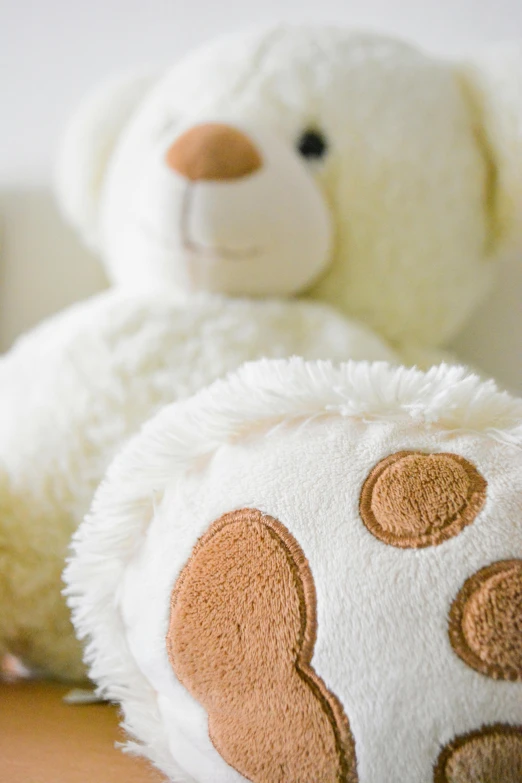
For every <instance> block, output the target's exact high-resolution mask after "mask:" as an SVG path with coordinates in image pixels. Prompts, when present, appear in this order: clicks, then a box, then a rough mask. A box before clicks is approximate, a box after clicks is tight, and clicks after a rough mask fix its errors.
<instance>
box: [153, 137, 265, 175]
mask: <svg viewBox="0 0 522 783" xmlns="http://www.w3.org/2000/svg"><path fill="white" fill-rule="evenodd" d="M165 160H166V161H167V165H168V166H169V167H170V168H171V169H173V170H174V171H177V172H178V174H183V176H184V177H187V179H190V180H193V181H198V180H202V179H206V180H226V179H239V178H240V177H246V176H247V174H253V173H254V171H257V170H258V169H260V168H261V166H262V165H263V160H262V158H261V155H260V154H259V152H258V151H257V149H256V147H255V146H254V144H253V142H252V141H250V139H249V138H248V136H245V134H244V133H242V132H241V131H240V130H238V129H237V128H232V127H231V126H230V125H222V124H221V123H217V122H209V123H205V124H204V125H195V126H194V127H193V128H190V129H189V130H188V131H185V133H183V134H182V135H181V136H180V137H179V138H178V139H176V141H175V142H174V143H173V144H172V145H171V146H170V147H169V149H168V150H167V154H166V156H165Z"/></svg>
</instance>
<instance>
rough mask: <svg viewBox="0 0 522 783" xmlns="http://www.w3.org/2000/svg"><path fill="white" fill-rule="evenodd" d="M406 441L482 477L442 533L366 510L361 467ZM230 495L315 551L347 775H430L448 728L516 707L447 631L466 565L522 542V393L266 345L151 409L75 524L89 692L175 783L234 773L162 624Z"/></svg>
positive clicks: (74, 569)
mask: <svg viewBox="0 0 522 783" xmlns="http://www.w3.org/2000/svg"><path fill="white" fill-rule="evenodd" d="M402 449H416V450H417V449H418V450H422V451H427V452H434V451H435V452H437V451H452V452H455V453H458V454H461V455H462V456H465V457H466V458H468V459H470V460H472V461H473V462H474V463H475V464H476V465H477V467H478V469H479V470H480V471H481V473H482V474H483V475H484V476H485V477H486V479H487V481H488V502H487V504H486V506H485V508H484V510H483V511H482V512H481V513H480V515H479V517H478V518H477V519H476V520H475V522H474V523H473V524H472V525H471V526H470V527H469V528H467V529H466V530H465V531H463V532H462V533H461V534H460V535H459V536H457V537H456V538H455V539H453V540H451V541H448V542H445V543H444V544H442V545H440V546H438V547H429V548H427V549H425V550H400V549H396V548H394V547H388V546H385V545H383V544H382V543H381V542H379V541H378V540H377V539H375V538H374V537H373V536H371V535H369V534H368V531H366V529H365V528H364V527H363V525H362V523H361V520H360V517H359V513H358V500H359V494H360V490H361V486H362V483H363V481H364V479H365V478H366V476H367V475H368V473H369V471H370V469H371V468H372V467H373V466H374V465H375V464H376V462H378V461H379V460H380V459H382V458H383V457H384V456H386V455H388V454H390V453H393V452H395V451H398V450H402ZM245 506H247V507H253V508H258V509H260V510H262V511H263V512H265V513H267V514H271V515H273V516H275V517H276V518H278V519H279V520H280V521H281V522H283V524H285V525H286V526H287V527H288V529H289V530H290V531H291V532H292V534H293V535H294V536H296V537H297V539H298V541H299V542H300V544H301V546H302V547H303V549H304V552H305V554H306V556H307V558H308V560H309V562H310V566H311V570H312V573H313V576H314V580H315V585H316V590H317V597H318V639H317V643H316V647H315V652H314V658H313V665H314V668H315V669H316V671H317V672H318V674H319V675H320V676H321V677H322V678H323V679H324V681H325V682H326V684H327V686H328V687H329V688H331V689H332V690H333V691H334V692H335V693H336V694H337V696H338V697H339V698H340V699H341V701H342V703H343V704H344V707H345V710H346V712H347V714H348V717H349V719H350V722H351V727H352V731H353V733H354V737H355V742H356V753H357V759H358V774H359V780H360V783H384V781H386V783H431V781H432V767H433V764H434V762H435V759H436V757H437V755H438V752H439V750H440V747H441V746H442V745H443V744H444V743H446V742H448V741H449V740H450V739H451V738H452V737H453V736H454V735H455V734H457V733H462V732H465V731H469V730H471V729H474V728H478V727H480V726H481V725H482V724H483V723H494V722H496V721H500V722H502V721H504V722H513V723H520V722H521V721H522V686H521V684H520V683H508V682H496V681H493V680H490V679H488V678H487V677H484V676H483V675H481V674H478V673H476V672H474V671H472V670H471V669H469V668H468V667H466V666H465V665H464V664H463V663H462V661H460V659H458V658H457V657H456V656H455V654H454V653H453V652H452V650H451V647H450V645H449V643H448V638H447V615H448V611H449V607H450V605H451V601H452V600H453V598H454V597H455V596H456V593H457V592H458V590H459V588H460V587H461V585H462V583H463V582H464V580H465V579H466V578H467V577H468V576H469V575H470V574H472V573H473V572H475V571H476V570H477V569H478V568H480V567H482V566H484V565H489V563H491V562H492V561H494V560H499V559H503V558H507V557H520V556H521V555H522V525H521V519H522V401H521V400H516V399H513V398H511V397H510V396H509V395H507V394H505V393H500V392H499V391H498V390H497V389H496V388H495V385H494V384H493V383H492V382H490V383H481V382H480V381H479V380H478V378H477V377H475V376H472V375H469V374H467V373H466V371H465V370H463V369H462V368H452V367H448V366H440V367H438V368H433V369H432V370H430V371H429V372H428V373H426V374H423V373H421V372H419V371H416V370H406V369H404V368H398V369H393V368H392V367H390V366H388V365H386V364H384V363H376V364H369V363H366V362H362V363H356V362H351V363H348V364H345V365H342V366H341V367H335V366H333V365H332V364H331V363H328V362H311V363H307V362H304V361H302V360H299V359H294V360H291V361H287V362H285V361H262V362H258V363H255V364H249V365H246V366H244V367H243V368H241V369H240V370H239V372H237V373H235V374H234V375H232V376H230V377H229V378H228V379H226V380H220V381H217V382H216V383H215V384H213V385H212V386H211V387H210V388H208V389H205V390H203V391H201V392H199V393H198V394H197V395H196V396H194V397H192V398H191V399H189V400H187V401H185V402H183V403H178V404H175V405H171V406H168V407H167V408H165V409H163V410H162V411H161V412H160V413H159V414H158V415H157V416H156V417H155V418H154V419H153V420H152V421H150V422H149V423H148V424H147V425H146V426H145V427H144V428H143V430H142V432H141V433H140V434H139V435H137V436H136V437H135V438H134V439H133V440H132V441H131V442H130V443H129V444H128V446H127V447H126V448H125V449H124V450H123V451H122V452H121V453H120V454H119V455H118V457H117V459H116V460H115V461H114V462H113V464H112V465H111V467H110V469H109V471H108V473H107V476H106V479H105V481H104V483H103V484H102V485H101V487H100V488H99V490H98V492H97V494H96V497H95V501H94V505H93V508H92V511H91V513H90V514H89V516H88V517H87V518H86V520H85V522H84V523H83V524H82V525H81V527H80V529H79V530H78V532H77V533H76V535H75V537H74V545H73V555H72V558H71V560H70V563H69V565H68V568H67V571H66V580H67V582H68V595H69V602H70V605H71V607H72V609H73V615H74V620H75V623H76V626H77V629H78V631H79V633H80V636H81V637H82V638H83V639H84V640H86V642H87V647H86V659H87V661H88V663H89V665H90V671H91V674H92V676H93V678H94V679H95V681H96V682H97V683H98V684H99V687H100V692H101V693H102V694H103V695H105V696H107V697H108V698H111V699H116V700H117V701H119V702H121V704H122V707H123V711H124V715H125V727H126V729H127V730H128V732H129V733H130V734H131V736H132V737H133V741H132V742H131V743H130V746H129V747H130V749H131V750H133V751H135V752H139V753H142V754H144V755H146V756H148V757H149V758H150V759H151V760H152V761H153V762H154V763H155V764H156V765H157V766H158V767H159V768H160V769H161V770H163V771H164V772H165V773H166V774H167V775H168V776H169V777H170V779H171V780H174V781H182V782H183V783H189V781H196V783H239V781H241V780H244V779H243V778H242V776H241V775H239V774H238V773H237V772H235V771H234V770H233V769H231V768H230V767H228V765H226V764H225V763H224V761H223V760H222V759H221V757H220V756H219V755H218V754H217V752H216V750H215V749H214V748H213V746H212V744H211V742H210V740H209V739H208V728H207V716H206V714H205V712H204V710H203V709H202V708H201V707H200V706H199V705H198V704H197V703H196V702H195V701H194V700H193V699H192V697H190V696H189V694H188V692H187V691H186V690H185V689H184V688H183V687H182V686H181V685H180V684H179V683H178V681H177V680H176V677H175V675H174V673H173V671H172V668H171V667H170V665H169V663H168V659H167V653H166V645H165V636H166V629H167V623H168V614H169V606H170V593H171V591H172V587H173V585H174V583H175V581H176V579H177V576H178V575H179V573H180V571H181V569H182V567H183V565H184V564H185V562H186V561H187V559H188V557H189V555H190V552H191V549H192V547H193V545H194V544H195V542H196V541H197V539H198V537H199V536H200V535H201V534H202V533H203V532H204V531H205V530H206V529H207V527H208V526H209V524H210V523H211V522H212V521H213V520H214V519H216V518H218V517H219V516H220V515H221V514H223V513H225V512H227V511H231V510H234V509H235V508H242V507H245Z"/></svg>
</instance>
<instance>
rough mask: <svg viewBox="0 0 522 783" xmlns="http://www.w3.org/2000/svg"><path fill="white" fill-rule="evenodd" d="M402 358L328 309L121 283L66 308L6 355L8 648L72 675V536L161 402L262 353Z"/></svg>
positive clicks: (1, 368) (77, 657)
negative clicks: (68, 567)
mask: <svg viewBox="0 0 522 783" xmlns="http://www.w3.org/2000/svg"><path fill="white" fill-rule="evenodd" d="M292 354H299V355H303V356H306V357H307V358H310V359H314V358H315V359H319V358H322V357H332V358H333V359H334V360H336V361H341V360H344V359H346V358H349V357H354V358H359V359H362V358H366V357H370V358H374V359H391V360H394V358H395V355H394V354H393V352H392V351H390V350H389V349H388V348H387V347H386V346H385V345H384V344H383V343H382V342H381V341H380V340H379V339H378V338H377V337H374V336H373V335H372V334H371V332H370V331H369V330H367V329H364V328H362V327H359V326H358V325H356V324H351V323H349V322H347V321H346V320H345V319H344V318H342V317H341V316H340V315H337V314H336V313H335V312H334V311H333V310H331V309H329V308H327V307H326V306H324V305H320V304H318V303H315V304H314V303H311V302H300V301H289V302H285V301H284V300H279V301H276V300H274V301H270V300H259V301H248V300H239V299H236V300H225V299H222V298H217V297H215V298H208V297H204V296H200V297H194V298H193V299H192V300H191V302H190V307H187V306H186V305H185V304H184V303H178V302H176V301H173V299H172V297H170V296H169V295H167V294H165V295H160V294H158V293H156V294H141V295H140V294H136V293H134V294H130V293H128V292H124V291H121V290H118V289H113V290H112V291H108V292H106V293H104V294H102V295H101V296H98V297H95V298H93V299H92V300H90V301H87V302H85V303H82V304H80V305H77V306H75V307H74V308H72V309H71V310H69V311H66V312H65V313H63V314H60V315H58V316H55V317H54V318H53V319H51V320H50V321H49V322H47V323H45V324H43V325H42V326H40V327H39V328H38V329H37V330H35V331H34V332H32V333H30V334H29V335H27V336H25V337H24V338H23V339H22V340H21V341H20V342H19V343H18V344H17V345H16V346H15V348H14V349H13V350H12V351H11V352H10V353H9V354H8V355H7V356H6V357H4V358H3V359H1V360H0V403H1V404H0V433H1V437H0V607H1V611H0V647H2V646H4V645H7V646H9V648H10V649H11V650H12V651H13V652H15V653H17V654H19V655H21V656H22V657H23V658H24V660H25V661H26V662H27V663H29V664H30V665H32V666H35V667H39V668H43V669H45V670H46V671H47V672H49V673H52V674H54V675H56V676H61V677H69V678H71V679H74V678H77V677H79V676H82V674H83V667H82V666H81V653H80V648H79V645H78V643H77V642H76V640H75V639H74V634H73V629H72V627H71V625H70V622H69V616H68V611H67V609H66V607H65V604H64V602H63V600H62V598H61V595H60V590H61V587H62V583H61V571H62V568H63V563H64V558H65V553H66V549H67V545H68V542H69V540H70V537H71V535H72V533H73V531H74V530H75V529H76V527H77V526H78V524H79V523H80V521H81V520H82V518H83V515H84V514H85V513H86V512H87V510H88V509H89V506H90V503H91V500H92V496H93V493H94V490H95V488H96V486H97V484H98V483H99V481H100V480H101V479H102V477H103V474H104V472H105V469H106V467H107V465H108V463H109V462H110V460H111V459H112V457H113V456H114V454H115V453H116V452H117V450H118V449H119V447H120V446H121V445H122V444H123V443H124V442H125V441H126V439H127V438H128V437H130V436H131V435H132V434H134V432H136V430H137V429H138V428H139V427H140V425H141V424H142V422H144V421H145V420H146V419H147V418H149V417H150V416H151V415H152V414H153V413H155V412H156V411H157V410H158V409H159V408H160V407H161V406H162V405H164V404H166V403H169V402H172V401H173V400H177V399H182V398H184V397H187V396H188V395H190V394H193V393H194V392H195V391H197V390H198V389H200V388H201V387H203V386H205V385H206V384H208V383H210V382H212V381H213V380H215V379H216V378H219V377H220V376H222V375H224V374H225V373H227V372H229V371H231V370H233V369H235V368H236V367H238V366H239V365H240V364H241V363H242V362H244V361H246V360H249V359H256V358H261V357H263V356H270V357H274V358H279V357H286V356H291V355H292Z"/></svg>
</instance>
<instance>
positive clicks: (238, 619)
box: [167, 509, 357, 783]
mask: <svg viewBox="0 0 522 783" xmlns="http://www.w3.org/2000/svg"><path fill="white" fill-rule="evenodd" d="M315 638H316V595H315V587H314V581H313V577H312V574H311V571H310V567H309V565H308V562H307V560H306V558H305V556H304V553H303V551H302V550H301V548H300V546H299V544H298V543H297V541H296V540H295V539H294V538H293V536H292V535H291V534H290V533H289V532H288V530H287V529H286V528H285V527H284V526H283V525H282V524H281V523H280V522H278V521H277V520H275V519H273V518H272V517H269V516H264V515H263V514H262V513H261V512H260V511H257V510H253V509H242V510H239V511H234V512H232V513H230V514H225V515H224V516H223V517H221V518H220V519H219V520H217V521H216V522H214V523H213V524H212V525H211V527H210V528H209V530H208V532H207V533H206V534H205V535H204V536H203V537H202V538H201V539H200V540H199V541H198V543H197V545H196V547H195V548H194V551H193V554H192V556H191V557H190V559H189V561H188V563H187V565H186V566H185V568H184V569H183V571H182V573H181V575H180V577H179V579H178V581H177V583H176V585H175V588H174V591H173V594H172V605H171V615H170V623H169V630H168V635H167V646H168V652H169V657H170V661H171V664H172V667H173V669H174V671H175V673H176V676H177V677H178V679H179V680H180V682H181V683H183V685H184V686H185V687H186V688H187V690H188V691H189V692H190V693H191V694H192V696H193V697H194V698H195V699H196V700H197V701H198V702H199V703H200V704H202V705H203V707H204V708H205V709H206V711H207V713H208V725H209V735H210V738H211V740H212V742H213V744H214V746H215V747H216V749H217V751H218V752H219V753H220V754H221V756H222V757H223V758H224V759H225V761H226V762H227V763H228V764H230V766H232V767H234V768H235V769H236V770H237V771H238V772H240V773H241V774H242V775H243V776H244V777H246V778H247V779H248V780H250V781H253V783H312V782H313V783H356V781H357V773H356V759H355V747H354V742H353V738H352V735H351V732H350V728H349V725H348V720H347V718H346V716H345V714H344V712H343V709H342V707H341V705H340V703H339V702H338V700H337V699H336V697H335V696H334V695H333V694H332V693H331V692H330V691H328V689H327V688H326V686H325V684H324V682H323V681H322V680H321V679H320V678H319V677H318V676H317V674H316V673H315V672H314V670H313V669H312V667H311V665H310V661H311V658H312V653H313V648H314V644H315Z"/></svg>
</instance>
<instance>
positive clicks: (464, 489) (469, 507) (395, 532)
mask: <svg viewBox="0 0 522 783" xmlns="http://www.w3.org/2000/svg"><path fill="white" fill-rule="evenodd" d="M486 487H487V485H486V481H485V480H484V479H483V478H482V476H481V475H480V474H479V473H478V471H477V469H476V468H475V466H474V465H472V464H471V463H470V462H468V461H467V460H466V459H464V457H460V456H458V455H457V454H422V453H420V452H412V451H399V452H397V453H396V454H392V455H391V456H389V457H386V458H385V459H383V460H381V462H379V463H378V464H377V465H376V466H375V467H374V468H373V470H372V471H371V473H370V475H369V476H368V478H367V479H366V481H365V482H364V485H363V488H362V492H361V499H360V514H361V518H362V520H363V522H364V524H365V525H366V527H367V528H368V530H369V531H370V532H371V533H372V534H373V535H374V536H375V537H376V538H378V539H379V540H380V541H383V542H384V543H385V544H390V545H391V546H396V547H401V548H417V547H426V546H436V545H437V544H441V543H442V542H443V541H446V540H447V539H449V538H452V537H453V536H456V535H457V534H458V533H460V531H461V530H462V529H463V528H464V527H465V526H466V525H469V524H471V522H473V520H474V519H475V517H476V516H477V514H478V513H479V511H480V510H481V508H482V506H483V505H484V502H485V500H486Z"/></svg>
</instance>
